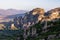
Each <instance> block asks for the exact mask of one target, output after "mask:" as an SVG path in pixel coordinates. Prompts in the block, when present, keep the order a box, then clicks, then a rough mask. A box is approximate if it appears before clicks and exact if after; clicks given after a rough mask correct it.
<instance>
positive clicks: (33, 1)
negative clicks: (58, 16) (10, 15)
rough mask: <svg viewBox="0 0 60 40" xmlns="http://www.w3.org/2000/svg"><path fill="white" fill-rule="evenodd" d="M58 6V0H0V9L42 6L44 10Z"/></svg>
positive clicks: (26, 8) (22, 8) (25, 8)
mask: <svg viewBox="0 0 60 40" xmlns="http://www.w3.org/2000/svg"><path fill="white" fill-rule="evenodd" d="M56 7H60V0H0V9H11V8H12V9H18V10H32V9H34V8H44V9H45V10H46V11H47V10H50V9H52V8H56Z"/></svg>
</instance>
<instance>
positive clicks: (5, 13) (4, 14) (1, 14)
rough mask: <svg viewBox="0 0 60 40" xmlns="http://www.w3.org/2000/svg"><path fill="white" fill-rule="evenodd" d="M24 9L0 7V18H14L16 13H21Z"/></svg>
mask: <svg viewBox="0 0 60 40" xmlns="http://www.w3.org/2000/svg"><path fill="white" fill-rule="evenodd" d="M25 12H27V11H26V10H16V9H7V10H4V9H0V20H3V19H6V18H14V17H15V16H18V15H23V14H24V13H25Z"/></svg>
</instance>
